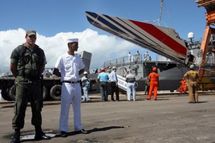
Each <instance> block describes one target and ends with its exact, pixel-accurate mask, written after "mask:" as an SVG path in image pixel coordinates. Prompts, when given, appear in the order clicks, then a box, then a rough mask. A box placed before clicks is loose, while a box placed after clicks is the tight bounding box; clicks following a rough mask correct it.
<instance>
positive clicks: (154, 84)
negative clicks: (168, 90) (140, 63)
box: [147, 72, 159, 100]
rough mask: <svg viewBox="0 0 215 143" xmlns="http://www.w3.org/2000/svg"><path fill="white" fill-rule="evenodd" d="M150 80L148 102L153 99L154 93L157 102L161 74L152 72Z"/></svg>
mask: <svg viewBox="0 0 215 143" xmlns="http://www.w3.org/2000/svg"><path fill="white" fill-rule="evenodd" d="M148 78H149V80H150V87H149V94H148V97H147V100H150V99H151V96H152V92H154V100H157V91H158V84H159V74H158V73H156V72H151V73H150V74H149V76H148Z"/></svg>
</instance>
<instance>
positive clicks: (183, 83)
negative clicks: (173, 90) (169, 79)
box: [178, 79, 187, 93]
mask: <svg viewBox="0 0 215 143" xmlns="http://www.w3.org/2000/svg"><path fill="white" fill-rule="evenodd" d="M180 83H181V84H180V87H179V88H178V92H180V93H186V91H187V84H186V80H184V79H182V80H181V81H180Z"/></svg>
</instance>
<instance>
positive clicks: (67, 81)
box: [62, 80, 81, 84]
mask: <svg viewBox="0 0 215 143" xmlns="http://www.w3.org/2000/svg"><path fill="white" fill-rule="evenodd" d="M64 82H65V83H73V84H75V83H80V82H81V81H80V80H78V81H69V80H63V81H62V83H64Z"/></svg>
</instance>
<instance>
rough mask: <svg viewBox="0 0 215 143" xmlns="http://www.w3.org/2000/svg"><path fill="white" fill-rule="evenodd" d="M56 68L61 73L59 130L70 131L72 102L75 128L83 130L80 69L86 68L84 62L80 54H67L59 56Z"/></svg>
mask: <svg viewBox="0 0 215 143" xmlns="http://www.w3.org/2000/svg"><path fill="white" fill-rule="evenodd" d="M55 68H58V69H59V71H60V73H61V82H62V89H61V112H60V123H59V124H60V125H59V130H60V131H64V132H68V129H69V127H68V123H69V120H68V119H69V109H70V104H72V107H73V113H74V130H75V131H79V130H81V129H82V128H83V127H82V124H81V109H80V104H81V87H80V77H79V71H80V70H81V69H84V64H83V61H82V59H81V58H80V56H79V55H76V54H75V55H74V56H73V55H69V54H65V55H62V56H61V57H59V58H58V60H57V63H56V65H55Z"/></svg>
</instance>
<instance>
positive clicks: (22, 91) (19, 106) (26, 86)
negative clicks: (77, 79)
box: [10, 31, 49, 143]
mask: <svg viewBox="0 0 215 143" xmlns="http://www.w3.org/2000/svg"><path fill="white" fill-rule="evenodd" d="M25 39H26V42H25V43H24V44H22V45H19V46H18V47H17V48H15V49H14V50H13V52H12V54H11V57H10V58H11V62H10V63H11V65H10V69H11V72H12V73H13V76H14V77H15V85H16V101H15V112H14V113H15V115H14V117H13V121H12V127H13V129H14V130H15V133H14V135H13V137H12V140H11V143H19V142H20V130H21V129H22V128H23V127H24V118H25V111H26V107H27V104H28V101H29V102H30V103H31V109H32V119H31V123H32V124H33V125H34V126H35V139H36V140H41V139H49V137H48V136H46V135H45V134H44V133H43V131H42V128H41V125H42V116H41V111H42V106H43V97H42V85H41V84H42V83H41V82H42V80H41V77H42V72H43V70H44V67H45V64H46V58H45V54H44V51H43V50H42V49H41V48H40V47H39V46H38V45H36V44H35V42H36V31H27V32H26V36H25Z"/></svg>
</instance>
